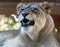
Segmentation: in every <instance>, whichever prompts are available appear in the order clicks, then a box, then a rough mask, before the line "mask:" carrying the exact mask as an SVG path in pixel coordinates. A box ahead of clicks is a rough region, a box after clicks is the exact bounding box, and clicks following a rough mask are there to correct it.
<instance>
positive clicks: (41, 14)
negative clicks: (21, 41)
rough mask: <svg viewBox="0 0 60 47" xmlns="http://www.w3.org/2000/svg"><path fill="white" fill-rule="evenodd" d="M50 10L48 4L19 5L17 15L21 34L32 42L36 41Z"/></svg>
mask: <svg viewBox="0 0 60 47" xmlns="http://www.w3.org/2000/svg"><path fill="white" fill-rule="evenodd" d="M50 9H51V5H50V4H48V2H42V3H19V4H18V6H17V14H18V15H19V17H18V19H19V22H20V23H21V34H27V35H28V36H29V37H30V38H31V39H32V40H33V39H36V38H37V36H38V34H39V32H40V31H41V30H42V29H43V28H44V26H45V24H46V17H47V15H48V14H49V13H50Z"/></svg>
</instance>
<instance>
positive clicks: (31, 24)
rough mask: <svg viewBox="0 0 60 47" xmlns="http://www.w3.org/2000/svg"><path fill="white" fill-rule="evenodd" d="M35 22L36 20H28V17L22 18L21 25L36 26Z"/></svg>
mask: <svg viewBox="0 0 60 47" xmlns="http://www.w3.org/2000/svg"><path fill="white" fill-rule="evenodd" d="M34 24H35V22H34V20H32V21H31V20H28V19H23V20H21V26H23V27H27V26H34Z"/></svg>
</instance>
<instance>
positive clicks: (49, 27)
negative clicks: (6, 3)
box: [5, 3, 59, 47]
mask: <svg viewBox="0 0 60 47" xmlns="http://www.w3.org/2000/svg"><path fill="white" fill-rule="evenodd" d="M42 4H44V3H42ZM28 6H30V7H31V8H30V7H29V8H28ZM45 6H46V7H48V9H43V7H44V6H42V5H41V3H29V4H28V3H25V4H23V3H22V4H21V3H20V4H18V6H17V14H18V15H19V17H18V18H19V21H21V20H22V19H23V16H22V13H25V12H26V13H27V12H29V15H27V16H26V18H27V19H29V20H34V21H35V24H34V26H28V27H22V26H21V30H20V34H19V35H18V36H17V37H15V38H14V39H12V40H11V41H10V42H9V44H7V45H6V46H5V47H59V45H58V42H57V41H56V39H55V38H54V36H53V30H54V22H53V19H52V17H51V16H50V14H49V13H50V11H49V10H50V8H49V7H50V5H49V6H48V4H47V5H45ZM34 8H38V9H39V10H38V11H37V12H36V13H35V12H32V11H31V10H33V9H34ZM21 9H25V10H23V11H22V12H21ZM45 10H46V11H45ZM48 12H49V13H48Z"/></svg>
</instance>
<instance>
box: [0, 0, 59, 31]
mask: <svg viewBox="0 0 60 47" xmlns="http://www.w3.org/2000/svg"><path fill="white" fill-rule="evenodd" d="M43 1H48V2H51V3H52V4H54V5H53V9H52V12H51V16H52V17H53V19H54V23H55V26H56V28H57V29H58V31H60V0H0V31H3V30H18V29H19V28H20V25H19V23H18V19H17V18H16V17H17V16H18V15H17V14H16V6H17V4H18V3H20V2H43Z"/></svg>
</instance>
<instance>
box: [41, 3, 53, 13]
mask: <svg viewBox="0 0 60 47" xmlns="http://www.w3.org/2000/svg"><path fill="white" fill-rule="evenodd" d="M40 7H41V8H42V9H43V10H44V11H45V12H46V13H51V9H52V7H53V5H52V4H51V3H50V2H42V3H40Z"/></svg>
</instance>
